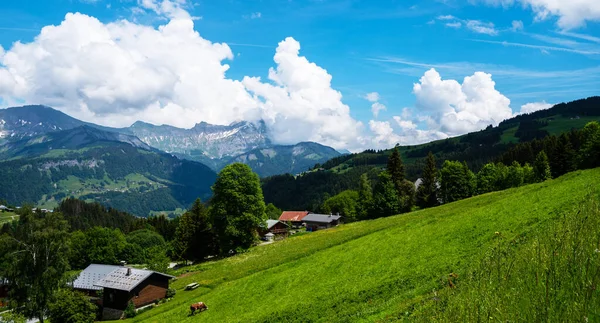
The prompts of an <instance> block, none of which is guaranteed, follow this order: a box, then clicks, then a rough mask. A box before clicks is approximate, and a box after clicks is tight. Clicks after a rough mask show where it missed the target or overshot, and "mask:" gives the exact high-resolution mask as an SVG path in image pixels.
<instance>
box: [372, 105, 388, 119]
mask: <svg viewBox="0 0 600 323" xmlns="http://www.w3.org/2000/svg"><path fill="white" fill-rule="evenodd" d="M385 110H387V107H386V106H385V105H383V104H381V103H379V102H375V103H373V104H372V105H371V112H373V116H375V118H377V117H378V116H379V112H380V111H385Z"/></svg>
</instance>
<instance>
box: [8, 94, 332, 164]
mask: <svg viewBox="0 0 600 323" xmlns="http://www.w3.org/2000/svg"><path fill="white" fill-rule="evenodd" d="M82 126H88V127H92V128H97V129H100V130H103V131H106V132H111V133H118V134H120V135H121V136H125V137H117V136H116V135H115V137H114V138H113V140H118V141H123V142H129V143H132V144H134V146H142V143H144V144H146V145H148V146H150V147H152V148H153V149H158V150H161V151H164V152H166V153H169V154H172V155H174V156H176V157H178V158H180V159H188V160H192V161H197V162H201V163H203V164H205V165H207V166H209V167H210V168H211V169H213V170H214V171H219V170H220V169H221V168H223V167H224V166H226V165H227V164H229V163H231V162H235V161H238V162H244V158H243V156H244V155H248V154H249V153H250V152H253V153H254V154H255V151H256V150H257V149H258V150H262V149H272V150H274V151H275V153H274V154H272V155H277V156H280V157H278V158H276V159H270V157H269V156H261V158H260V159H261V161H260V162H249V164H250V165H251V167H253V169H254V170H255V171H256V172H257V173H259V174H261V175H262V176H272V175H276V174H280V172H282V171H289V172H293V173H301V172H303V171H306V170H308V169H309V168H310V167H312V166H313V165H314V164H316V163H322V162H325V161H327V160H329V159H330V158H332V157H335V156H337V155H340V153H339V152H335V151H333V149H332V148H330V147H327V146H324V145H320V144H316V143H314V144H316V145H318V146H314V145H313V146H311V147H312V148H311V149H312V150H314V153H315V154H314V155H310V156H308V154H307V156H308V157H307V158H306V159H304V160H301V159H302V157H297V156H294V155H292V154H289V153H288V151H289V146H294V145H278V144H274V143H272V141H271V140H270V139H269V135H268V130H267V127H266V124H265V123H264V121H262V120H260V121H257V122H250V121H235V122H232V123H230V124H229V125H214V124H209V123H207V122H199V123H196V124H195V125H194V126H193V127H192V128H189V129H184V128H178V127H175V126H171V125H164V124H163V125H154V124H151V123H148V122H144V121H136V122H134V123H133V124H132V125H131V126H129V127H125V128H111V127H105V126H100V125H97V124H93V123H89V122H84V121H81V120H78V119H76V118H73V117H71V116H69V115H67V114H65V113H63V112H61V111H59V110H56V109H53V108H51V107H48V106H42V105H29V106H23V107H12V108H7V109H4V110H0V145H2V144H4V146H6V147H3V148H0V156H1V155H2V152H4V153H5V155H6V152H7V151H11V153H12V157H15V156H14V155H15V154H17V153H16V152H15V151H14V149H13V148H11V144H12V143H14V142H15V141H19V140H25V139H27V138H32V137H36V136H40V135H44V134H50V133H54V132H59V131H63V130H69V129H73V128H77V127H82ZM105 136H106V135H105ZM127 136H135V137H137V138H138V139H139V141H140V142H138V141H137V140H135V139H133V138H130V137H127ZM307 145H308V144H307V143H298V144H296V146H297V148H296V149H305V147H306V146H307ZM0 147H2V146H0ZM144 149H148V148H147V147H145V148H144ZM281 156H288V158H287V159H286V158H281ZM317 156H318V158H315V157H317ZM286 165H294V166H293V167H286ZM298 165H301V167H300V166H298Z"/></svg>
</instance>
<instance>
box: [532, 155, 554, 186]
mask: <svg viewBox="0 0 600 323" xmlns="http://www.w3.org/2000/svg"><path fill="white" fill-rule="evenodd" d="M533 172H534V174H535V179H536V181H537V182H543V181H546V180H549V179H551V178H552V172H551V170H550V163H549V162H548V155H546V152H544V151H543V150H542V151H540V152H539V154H538V155H537V157H536V158H535V163H534V164H533Z"/></svg>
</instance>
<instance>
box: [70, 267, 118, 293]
mask: <svg viewBox="0 0 600 323" xmlns="http://www.w3.org/2000/svg"><path fill="white" fill-rule="evenodd" d="M117 268H121V266H112V265H98V264H91V265H89V266H87V268H86V269H84V270H83V271H82V272H81V273H80V274H79V276H77V279H75V281H73V288H76V289H86V290H101V289H102V287H99V286H94V284H95V283H96V282H98V281H100V280H101V279H103V278H104V277H106V275H108V274H110V273H111V272H113V271H114V270H115V269H117Z"/></svg>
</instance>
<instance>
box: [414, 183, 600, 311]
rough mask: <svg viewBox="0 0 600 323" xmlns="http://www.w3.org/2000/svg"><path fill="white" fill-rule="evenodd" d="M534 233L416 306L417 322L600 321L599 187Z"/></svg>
mask: <svg viewBox="0 0 600 323" xmlns="http://www.w3.org/2000/svg"><path fill="white" fill-rule="evenodd" d="M588 197H589V198H588V199H587V200H586V201H584V202H582V203H580V204H578V205H574V206H573V207H572V209H571V210H570V211H568V212H566V213H564V214H561V215H560V216H559V218H558V219H557V220H556V221H552V222H550V223H548V225H545V226H543V227H542V228H540V229H539V230H536V232H535V233H533V234H531V235H525V236H517V237H516V238H514V239H507V238H505V237H504V236H502V235H498V236H496V240H497V242H496V243H495V244H494V246H493V247H492V248H490V249H489V250H488V251H487V254H486V256H485V257H484V258H483V260H482V261H481V263H480V264H479V265H478V266H475V267H474V268H473V269H472V270H471V271H468V272H467V275H466V276H465V278H464V279H460V280H458V281H457V282H456V284H455V286H453V287H450V286H448V287H446V288H444V289H442V290H440V291H439V293H438V292H436V293H434V295H431V296H433V297H430V298H429V299H427V300H426V301H425V302H423V303H422V304H419V305H417V306H416V310H415V313H414V315H413V317H412V318H411V319H412V321H416V322H483V321H494V322H599V321H600V292H599V291H598V285H599V283H600V204H599V196H598V192H591V193H590V194H589V196H588Z"/></svg>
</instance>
